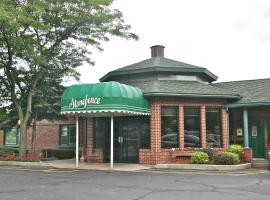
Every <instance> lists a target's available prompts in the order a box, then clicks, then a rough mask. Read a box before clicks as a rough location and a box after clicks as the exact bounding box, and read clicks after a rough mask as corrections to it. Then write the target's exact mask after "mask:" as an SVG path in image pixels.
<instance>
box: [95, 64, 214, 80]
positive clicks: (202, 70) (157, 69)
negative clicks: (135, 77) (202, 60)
mask: <svg viewBox="0 0 270 200" xmlns="http://www.w3.org/2000/svg"><path fill="white" fill-rule="evenodd" d="M147 72H185V73H204V74H206V75H207V76H208V79H209V81H210V82H213V81H216V80H217V79H218V77H217V76H216V75H214V74H213V73H211V72H210V71H208V70H207V69H206V68H203V67H198V68H191V67H186V68H185V67H155V66H154V67H147V68H144V69H134V70H125V71H117V70H115V71H111V72H109V73H107V74H106V75H105V76H103V77H101V78H100V79H99V80H100V81H101V82H102V81H105V80H106V79H108V78H109V77H111V76H117V75H130V74H138V73H147Z"/></svg>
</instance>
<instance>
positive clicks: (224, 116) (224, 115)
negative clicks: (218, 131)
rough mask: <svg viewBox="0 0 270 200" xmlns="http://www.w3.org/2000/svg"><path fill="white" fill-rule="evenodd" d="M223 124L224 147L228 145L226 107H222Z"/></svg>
mask: <svg viewBox="0 0 270 200" xmlns="http://www.w3.org/2000/svg"><path fill="white" fill-rule="evenodd" d="M221 125H222V143H223V147H224V148H227V147H228V135H229V133H228V113H227V111H226V109H225V108H222V109H221Z"/></svg>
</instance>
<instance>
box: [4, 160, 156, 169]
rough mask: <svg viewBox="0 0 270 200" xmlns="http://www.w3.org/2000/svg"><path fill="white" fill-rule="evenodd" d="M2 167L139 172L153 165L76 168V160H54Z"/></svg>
mask: <svg viewBox="0 0 270 200" xmlns="http://www.w3.org/2000/svg"><path fill="white" fill-rule="evenodd" d="M0 166H21V167H27V168H31V167H33V168H56V169H74V170H75V169H80V170H113V171H139V170H148V169H151V168H152V166H151V165H140V164H126V163H123V164H122V163H115V164H114V167H113V169H111V168H110V164H109V163H85V162H82V163H79V167H76V165H75V160H74V159H70V160H52V161H40V162H18V161H0Z"/></svg>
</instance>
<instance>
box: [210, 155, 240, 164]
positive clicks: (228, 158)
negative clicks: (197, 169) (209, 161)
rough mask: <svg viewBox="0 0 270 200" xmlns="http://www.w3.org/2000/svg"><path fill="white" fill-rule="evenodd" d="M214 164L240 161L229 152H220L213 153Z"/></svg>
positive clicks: (237, 162)
mask: <svg viewBox="0 0 270 200" xmlns="http://www.w3.org/2000/svg"><path fill="white" fill-rule="evenodd" d="M213 163H214V164H215V165H237V164H239V163H240V160H239V156H238V155H237V154H235V153H231V152H220V153H217V154H215V155H214V157H213Z"/></svg>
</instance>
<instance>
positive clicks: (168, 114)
mask: <svg viewBox="0 0 270 200" xmlns="http://www.w3.org/2000/svg"><path fill="white" fill-rule="evenodd" d="M161 129H162V131H161V148H177V147H178V141H179V140H178V107H163V108H161Z"/></svg>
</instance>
